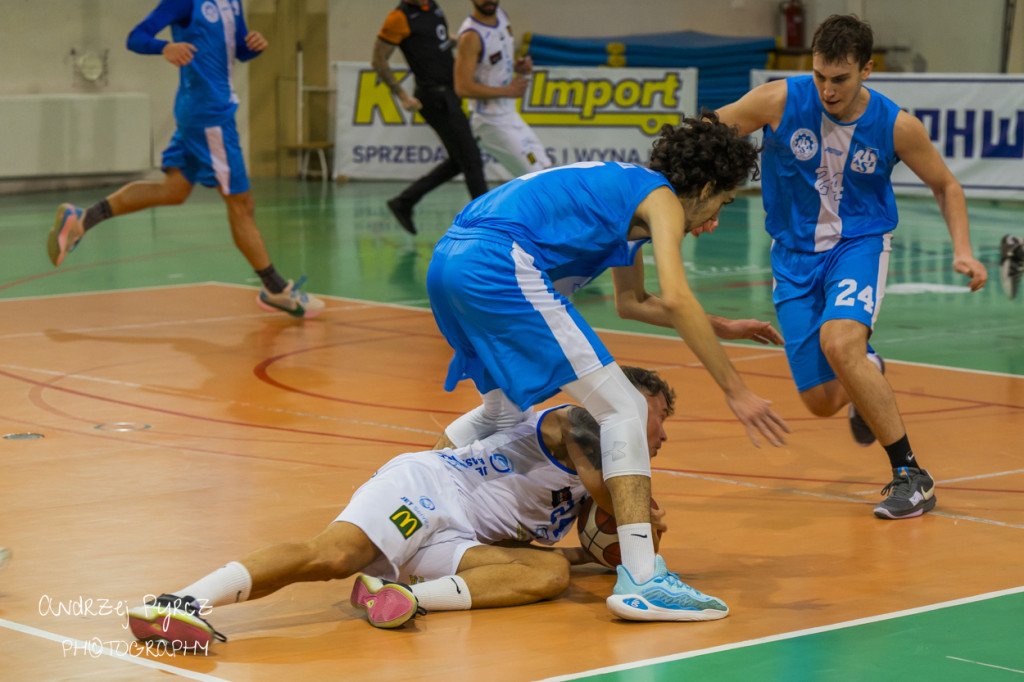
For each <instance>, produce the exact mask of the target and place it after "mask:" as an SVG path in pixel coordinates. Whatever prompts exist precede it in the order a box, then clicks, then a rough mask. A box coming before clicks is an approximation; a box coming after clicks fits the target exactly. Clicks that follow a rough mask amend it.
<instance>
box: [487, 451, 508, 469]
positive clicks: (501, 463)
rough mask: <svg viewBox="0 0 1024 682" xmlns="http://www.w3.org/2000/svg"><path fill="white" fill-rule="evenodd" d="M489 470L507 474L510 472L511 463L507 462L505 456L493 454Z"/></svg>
mask: <svg viewBox="0 0 1024 682" xmlns="http://www.w3.org/2000/svg"><path fill="white" fill-rule="evenodd" d="M491 468H492V469H494V470H495V471H497V472H498V473H500V474H507V473H508V472H510V471H512V463H511V462H509V461H508V457H506V456H505V455H503V454H501V453H500V452H495V453H494V454H493V455H491Z"/></svg>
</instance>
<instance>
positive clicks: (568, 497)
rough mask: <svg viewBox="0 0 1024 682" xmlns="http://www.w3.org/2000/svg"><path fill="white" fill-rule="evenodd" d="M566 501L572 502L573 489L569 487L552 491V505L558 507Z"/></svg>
mask: <svg viewBox="0 0 1024 682" xmlns="http://www.w3.org/2000/svg"><path fill="white" fill-rule="evenodd" d="M564 502H572V490H571V489H570V488H568V487H566V488H562V489H561V490H552V491H551V506H552V507H558V506H561V505H562V503H564Z"/></svg>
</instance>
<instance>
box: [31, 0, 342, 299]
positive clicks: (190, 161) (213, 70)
mask: <svg viewBox="0 0 1024 682" xmlns="http://www.w3.org/2000/svg"><path fill="white" fill-rule="evenodd" d="M167 26H170V27H171V37H172V40H171V42H167V41H165V40H160V39H158V38H157V37H156V35H157V34H158V33H159V32H160V31H162V30H163V29H164V28H166V27H167ZM266 47H267V41H266V39H265V38H264V37H263V36H262V35H260V33H259V32H257V31H248V30H247V29H246V26H245V19H244V18H243V16H242V3H241V1H240V0H161V2H160V4H159V5H158V6H157V7H156V9H154V10H153V11H152V12H151V13H150V15H149V16H148V17H146V19H145V20H144V21H143V22H142V23H141V24H139V25H138V26H136V27H135V28H134V29H133V30H132V32H131V33H130V34H129V35H128V49H130V50H132V51H133V52H138V53H140V54H159V55H163V57H164V59H166V60H167V61H168V62H170V63H171V64H173V65H174V66H177V67H179V69H180V82H179V85H178V93H177V96H176V97H175V102H174V118H175V120H176V121H177V124H178V129H177V130H176V131H175V133H174V137H173V138H172V139H171V143H170V145H169V146H168V147H167V149H165V150H164V153H163V159H162V163H161V165H162V168H163V170H164V178H163V180H162V181H161V182H132V183H130V184H128V185H125V186H124V187H122V188H121V189H119V190H117V191H116V192H114V193H113V194H111V195H110V196H108V197H107V198H106V199H103V200H102V201H100V202H98V203H96V204H95V205H93V206H91V207H90V208H88V209H86V210H84V211H83V210H82V209H80V208H78V207H76V206H73V205H71V204H61V206H60V208H58V209H57V219H56V221H55V223H54V226H53V228H52V229H51V230H50V234H49V238H48V240H47V245H46V246H47V252H48V253H49V256H50V260H51V262H52V263H53V264H54V265H55V266H58V265H60V264H61V263H63V262H64V258H65V257H66V256H67V254H68V253H69V252H70V251H71V250H72V249H74V248H75V246H76V245H77V244H78V242H79V241H80V240H81V239H82V237H83V236H84V235H85V233H86V232H87V231H88V230H90V229H91V228H93V227H94V226H95V225H96V224H97V223H99V222H101V221H103V220H106V219H107V218H112V217H114V216H119V215H124V214H126V213H132V212H134V211H140V210H142V209H146V208H152V207H154V206H167V205H172V204H180V203H182V202H183V201H185V199H187V198H188V196H189V194H191V192H192V186H193V185H195V183H196V182H199V183H200V184H202V185H205V186H207V187H216V188H217V189H218V191H219V192H220V193H221V196H223V197H224V202H225V203H226V204H227V209H228V222H229V223H230V224H231V236H232V237H233V239H234V242H235V246H237V247H238V250H239V251H241V252H242V255H244V256H245V258H246V260H248V261H249V264H250V265H251V266H252V268H253V269H254V270H255V271H256V274H257V275H259V277H260V280H261V281H262V283H263V288H262V290H261V291H260V294H259V297H258V298H257V302H258V303H259V304H260V306H261V307H263V308H266V309H268V310H281V311H283V312H286V313H288V314H289V315H292V316H294V317H312V316H313V315H316V314H318V313H319V312H320V311H321V310H322V309H323V307H324V303H323V301H322V300H320V299H319V298H316V297H314V296H310V295H308V294H306V293H304V292H303V291H302V290H301V289H300V286H301V284H302V281H303V280H299V281H298V282H292V281H286V280H285V279H284V278H283V277H282V276H281V275H280V274H279V273H278V272H277V270H276V269H275V268H274V265H273V264H272V263H271V261H270V256H269V255H268V254H267V249H266V246H265V245H264V243H263V237H262V235H260V231H259V229H258V228H257V227H256V218H255V212H254V204H253V198H252V193H251V192H250V191H249V178H248V176H247V174H246V171H245V161H244V159H243V158H242V147H241V144H240V142H239V139H238V131H237V130H236V128H235V110H236V109H237V108H238V95H236V94H235V90H234V88H233V87H232V84H231V74H232V69H233V68H234V63H235V60H238V61H248V60H250V59H252V58H253V57H256V56H257V55H259V54H260V52H262V51H263V50H264V49H266Z"/></svg>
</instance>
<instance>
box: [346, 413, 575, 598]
mask: <svg viewBox="0 0 1024 682" xmlns="http://www.w3.org/2000/svg"><path fill="white" fill-rule="evenodd" d="M557 409H561V408H560V407H556V408H552V409H549V410H545V411H544V412H539V413H535V414H532V415H530V416H529V417H527V418H526V419H525V420H524V421H522V422H520V423H519V424H518V425H516V426H514V427H512V428H511V429H507V430H504V431H501V432H499V433H496V434H494V435H493V436H490V437H489V438H485V439H484V440H482V441H476V442H474V443H472V444H471V445H468V446H466V447H464V448H459V449H457V450H452V449H444V450H433V451H429V452H417V453H412V454H406V455H400V456H398V457H396V458H394V459H392V460H391V461H390V462H388V463H387V464H385V465H384V466H383V467H381V468H380V469H379V470H378V471H377V473H376V474H374V476H373V478H371V479H370V480H369V481H367V482H366V483H364V484H363V485H362V486H361V487H360V488H359V489H358V490H357V491H356V492H355V494H354V495H353V496H352V500H351V501H350V502H349V504H348V506H347V507H345V510H344V511H343V512H342V513H341V514H340V515H339V516H338V517H337V519H335V520H336V521H347V522H348V523H352V524H354V525H356V526H358V527H359V528H360V529H361V530H362V531H363V532H364V533H366V535H367V537H369V538H370V540H371V541H372V542H373V544H374V545H376V547H377V548H378V549H380V550H381V556H380V557H379V558H378V559H377V560H376V561H374V563H373V564H371V565H370V566H367V567H366V568H365V569H364V573H367V574H369V575H374V576H379V577H382V578H384V579H386V580H399V581H401V582H405V583H416V582H422V581H423V580H431V579H434V578H440V577H443V576H446V575H453V574H455V573H456V572H457V570H458V567H459V562H460V561H462V556H463V554H465V552H466V550H468V549H469V548H471V547H474V546H476V545H480V544H492V543H495V542H499V541H501V540H520V541H528V542H538V543H540V544H545V545H553V544H555V543H556V542H558V541H559V540H561V539H562V538H564V537H565V536H566V534H568V533H570V532H571V531H572V528H573V523H574V521H575V519H576V517H577V515H578V514H579V508H580V503H581V502H582V500H583V497H584V496H585V495H586V489H585V488H584V487H583V484H582V483H581V482H580V478H579V475H578V474H577V473H576V472H575V471H573V470H572V469H568V468H566V467H565V466H563V465H562V464H560V463H559V462H558V461H557V460H556V459H555V458H554V457H553V456H552V454H551V453H550V452H548V450H547V448H546V447H545V446H544V441H543V439H542V437H541V431H540V428H541V422H542V420H543V419H544V417H546V416H547V415H548V414H550V413H551V412H552V411H553V410H557Z"/></svg>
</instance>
